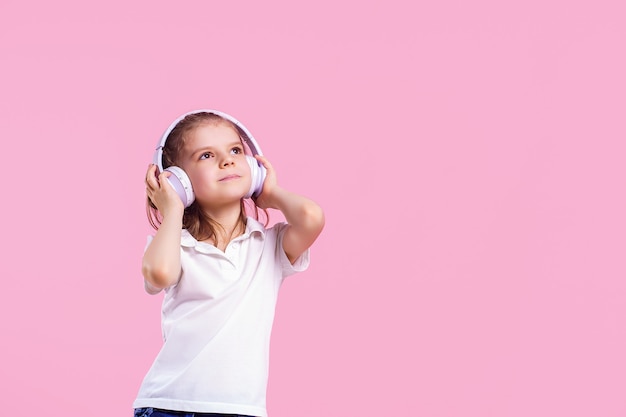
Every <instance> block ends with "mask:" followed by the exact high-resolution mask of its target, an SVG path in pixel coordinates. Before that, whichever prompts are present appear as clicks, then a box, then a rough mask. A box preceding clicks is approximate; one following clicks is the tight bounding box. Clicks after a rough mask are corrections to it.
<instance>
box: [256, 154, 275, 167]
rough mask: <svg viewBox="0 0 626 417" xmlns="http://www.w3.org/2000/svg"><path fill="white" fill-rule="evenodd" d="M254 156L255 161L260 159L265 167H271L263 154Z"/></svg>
mask: <svg viewBox="0 0 626 417" xmlns="http://www.w3.org/2000/svg"><path fill="white" fill-rule="evenodd" d="M254 157H255V158H256V160H257V161H260V162H261V163H262V164H263V166H264V167H265V168H267V169H271V168H272V164H270V161H268V160H267V158H266V157H264V156H263V155H254Z"/></svg>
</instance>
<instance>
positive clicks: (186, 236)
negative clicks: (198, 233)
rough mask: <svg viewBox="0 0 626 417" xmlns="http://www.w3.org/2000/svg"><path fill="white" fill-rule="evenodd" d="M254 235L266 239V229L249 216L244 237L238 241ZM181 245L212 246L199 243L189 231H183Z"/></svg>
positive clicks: (240, 237) (189, 246) (193, 246)
mask: <svg viewBox="0 0 626 417" xmlns="http://www.w3.org/2000/svg"><path fill="white" fill-rule="evenodd" d="M252 234H259V235H260V236H261V238H264V237H265V227H264V226H263V225H262V224H261V223H260V222H259V221H258V220H256V219H253V218H252V217H250V216H248V217H247V218H246V231H245V232H244V234H243V235H241V236H238V237H237V239H247V238H248V237H250V236H252ZM181 245H182V246H185V247H187V248H196V249H200V248H202V247H204V246H210V245H209V244H208V243H204V242H198V241H197V240H196V238H195V237H193V236H192V235H191V233H189V231H188V230H187V229H183V230H182V235H181Z"/></svg>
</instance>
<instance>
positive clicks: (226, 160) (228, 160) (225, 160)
mask: <svg viewBox="0 0 626 417" xmlns="http://www.w3.org/2000/svg"><path fill="white" fill-rule="evenodd" d="M234 163H235V160H234V159H233V156H232V155H231V154H230V153H228V154H225V155H224V156H223V157H222V160H221V163H220V166H221V167H222V168H225V167H227V166H229V165H232V164H234Z"/></svg>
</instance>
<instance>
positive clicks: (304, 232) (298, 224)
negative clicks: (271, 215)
mask: <svg viewBox="0 0 626 417" xmlns="http://www.w3.org/2000/svg"><path fill="white" fill-rule="evenodd" d="M273 197H274V198H273V208H275V209H277V210H280V211H281V212H282V213H283V215H284V216H285V220H287V223H288V224H289V229H288V230H287V232H286V233H285V236H284V239H283V248H284V249H285V252H286V254H287V256H288V257H289V260H290V261H291V262H293V261H295V259H296V258H298V257H299V256H300V255H301V254H302V253H303V252H304V251H305V250H306V249H307V248H309V247H310V246H311V245H312V244H313V242H314V241H315V239H316V238H317V237H318V236H319V234H320V233H321V231H322V229H323V227H324V212H323V211H322V208H321V207H320V206H319V205H318V204H317V203H315V202H314V201H313V200H311V199H309V198H307V197H304V196H302V195H299V194H296V193H292V192H290V191H287V190H285V189H282V188H278V189H276V190H275V192H274V194H273Z"/></svg>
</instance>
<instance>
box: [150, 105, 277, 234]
mask: <svg viewBox="0 0 626 417" xmlns="http://www.w3.org/2000/svg"><path fill="white" fill-rule="evenodd" d="M204 124H209V125H219V124H225V125H227V126H230V127H232V128H233V129H234V130H235V131H236V132H237V134H238V135H239V138H240V139H241V141H242V145H244V143H245V141H244V140H243V137H244V136H245V132H244V131H243V130H241V129H240V128H239V127H238V126H237V125H235V124H234V123H232V122H231V121H230V120H227V119H225V118H223V117H221V116H218V115H217V114H214V113H209V112H199V113H192V114H189V115H187V116H185V117H184V118H183V119H182V120H181V121H180V122H178V124H177V125H176V127H174V129H172V131H171V132H170V134H169V135H168V137H167V140H166V142H165V146H164V147H163V169H166V168H168V167H170V166H180V160H179V158H180V155H181V152H182V150H183V148H184V146H185V141H186V140H187V139H188V138H189V134H190V133H191V132H193V131H194V130H195V129H196V128H197V127H198V126H201V125H204ZM244 146H245V145H244ZM244 200H245V199H244V198H242V199H241V203H240V207H241V212H240V214H239V224H241V225H243V226H244V228H245V225H246V216H247V214H248V212H251V213H252V214H253V215H254V218H256V219H257V220H258V219H259V213H260V212H262V213H263V216H264V217H265V221H264V224H265V226H267V225H268V223H269V214H268V212H267V210H265V209H261V210H259V207H258V206H257V205H256V204H255V203H254V201H253V200H250V202H249V204H248V205H249V207H246V202H245V201H244ZM146 211H147V215H148V222H149V223H150V225H151V226H152V227H153V228H154V229H155V230H158V229H159V226H160V225H161V222H162V219H163V218H162V216H161V213H159V211H158V210H157V208H156V206H155V205H154V203H153V202H152V201H151V200H150V198H147V201H146ZM183 228H185V229H187V231H188V232H189V233H190V234H191V235H192V236H193V237H194V238H196V240H206V239H209V238H211V237H212V238H213V239H214V244H215V245H216V246H217V244H218V242H217V236H218V234H217V233H215V232H216V230H217V229H218V228H219V229H222V230H223V227H222V225H221V224H219V223H218V222H217V221H215V220H214V219H212V218H211V216H209V215H208V214H206V213H205V212H204V211H203V210H202V208H201V207H200V205H199V204H198V201H197V200H196V201H194V202H193V203H192V204H191V205H190V206H189V207H187V208H185V212H184V214H183Z"/></svg>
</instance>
